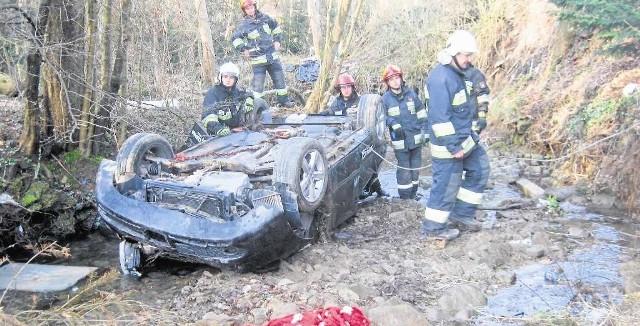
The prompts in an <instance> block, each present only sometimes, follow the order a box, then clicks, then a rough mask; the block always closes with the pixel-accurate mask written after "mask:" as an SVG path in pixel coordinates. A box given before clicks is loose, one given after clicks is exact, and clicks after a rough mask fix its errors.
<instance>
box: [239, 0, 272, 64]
mask: <svg viewBox="0 0 640 326" xmlns="http://www.w3.org/2000/svg"><path fill="white" fill-rule="evenodd" d="M231 42H232V43H233V47H234V48H236V50H238V51H239V52H243V51H244V50H249V54H250V58H251V64H252V65H254V66H259V65H266V64H269V63H270V62H271V61H273V60H276V59H278V54H277V53H276V49H275V47H274V45H273V42H282V29H281V28H280V26H278V23H277V22H276V21H275V20H274V19H273V18H271V17H269V16H268V15H266V14H263V13H261V12H259V11H258V12H256V15H255V18H251V17H250V16H247V15H245V16H244V17H243V18H242V21H241V22H240V25H239V26H238V27H237V28H236V30H235V31H234V33H233V35H232V36H231Z"/></svg>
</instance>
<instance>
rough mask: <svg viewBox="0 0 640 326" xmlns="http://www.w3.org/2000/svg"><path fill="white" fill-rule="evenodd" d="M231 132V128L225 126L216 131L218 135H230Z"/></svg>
mask: <svg viewBox="0 0 640 326" xmlns="http://www.w3.org/2000/svg"><path fill="white" fill-rule="evenodd" d="M230 134H231V129H229V127H227V126H225V127H223V128H222V129H220V130H218V132H216V135H218V136H221V137H222V136H228V135H230Z"/></svg>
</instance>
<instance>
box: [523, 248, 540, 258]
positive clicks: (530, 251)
mask: <svg viewBox="0 0 640 326" xmlns="http://www.w3.org/2000/svg"><path fill="white" fill-rule="evenodd" d="M544 253H545V248H544V247H542V246H533V247H529V248H527V249H526V250H525V254H526V255H527V257H529V258H542V257H544Z"/></svg>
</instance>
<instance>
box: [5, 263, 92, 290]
mask: <svg viewBox="0 0 640 326" xmlns="http://www.w3.org/2000/svg"><path fill="white" fill-rule="evenodd" d="M96 269H97V268H95V267H83V266H61V265H41V264H22V263H12V264H6V265H4V266H2V267H0V289H2V290H5V289H11V290H18V291H29V292H52V291H63V290H66V289H68V288H70V287H72V286H73V285H74V284H76V283H77V282H78V281H80V280H81V279H83V278H85V277H86V276H87V275H89V274H90V273H92V272H94V271H95V270H96Z"/></svg>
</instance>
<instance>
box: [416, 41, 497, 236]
mask: <svg viewBox="0 0 640 326" xmlns="http://www.w3.org/2000/svg"><path fill="white" fill-rule="evenodd" d="M477 52H478V44H477V42H476V39H475V37H473V35H471V33H469V32H467V31H463V30H458V31H455V32H453V34H451V36H450V37H449V39H448V41H447V46H446V48H445V49H444V51H442V52H440V53H439V54H438V61H439V62H438V65H437V66H436V67H435V68H434V69H433V70H432V71H431V72H430V73H429V76H428V78H427V82H426V91H427V94H426V96H427V98H428V99H429V117H428V123H427V126H428V130H429V133H430V137H429V138H430V144H429V147H430V150H431V161H432V172H433V186H432V187H431V193H430V196H429V200H428V201H427V207H426V209H425V215H424V220H423V223H422V230H423V233H424V234H426V235H427V236H433V237H438V238H445V239H453V238H455V237H457V236H458V235H459V233H460V232H459V230H458V229H456V228H450V227H449V226H448V225H447V223H448V222H453V223H455V224H456V225H457V226H458V227H460V228H466V229H468V230H472V231H478V230H479V229H480V228H479V227H478V226H481V225H480V224H479V223H478V222H477V221H475V219H474V216H475V211H476V208H477V206H478V204H480V202H481V200H482V192H483V191H484V187H485V185H486V183H487V180H488V178H489V158H488V156H487V153H486V152H485V150H484V148H482V146H480V145H479V144H478V141H479V136H478V134H477V133H476V132H474V131H473V130H472V124H473V119H474V106H475V105H474V104H473V103H472V102H471V96H470V90H469V89H468V88H467V84H466V83H465V74H464V72H465V70H466V69H468V68H469V66H470V64H471V59H472V57H473V55H474V54H475V53H477ZM463 171H466V173H465V177H464V178H463V177H462V176H463Z"/></svg>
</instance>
